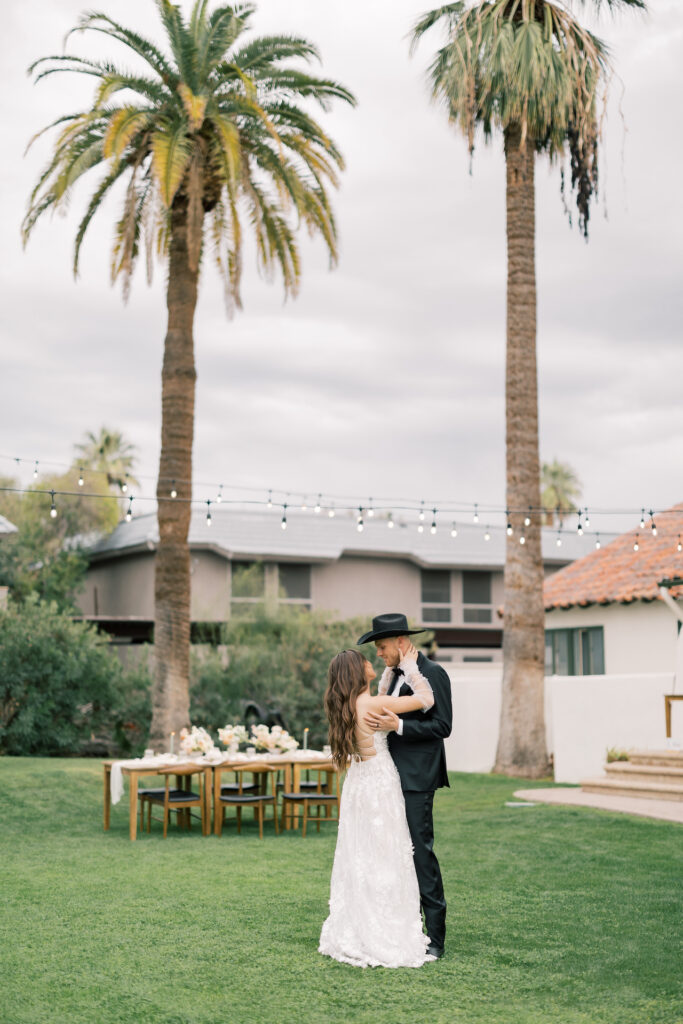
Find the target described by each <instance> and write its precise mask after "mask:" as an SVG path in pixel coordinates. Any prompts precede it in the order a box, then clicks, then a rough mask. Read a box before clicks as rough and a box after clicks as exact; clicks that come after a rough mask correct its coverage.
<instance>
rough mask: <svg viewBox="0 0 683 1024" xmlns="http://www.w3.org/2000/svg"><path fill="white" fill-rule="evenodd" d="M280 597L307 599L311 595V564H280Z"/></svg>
mask: <svg viewBox="0 0 683 1024" xmlns="http://www.w3.org/2000/svg"><path fill="white" fill-rule="evenodd" d="M278 572H279V574H280V597H281V598H284V599H287V598H290V599H294V600H305V601H307V600H308V599H309V598H310V596H311V567H310V565H279V566H278Z"/></svg>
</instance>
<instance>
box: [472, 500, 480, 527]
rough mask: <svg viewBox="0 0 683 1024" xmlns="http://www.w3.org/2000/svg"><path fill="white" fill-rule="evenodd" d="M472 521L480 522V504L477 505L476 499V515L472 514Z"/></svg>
mask: <svg viewBox="0 0 683 1024" xmlns="http://www.w3.org/2000/svg"><path fill="white" fill-rule="evenodd" d="M472 522H473V523H478V522H479V506H478V505H477V503H476V501H475V503H474V515H473V516H472Z"/></svg>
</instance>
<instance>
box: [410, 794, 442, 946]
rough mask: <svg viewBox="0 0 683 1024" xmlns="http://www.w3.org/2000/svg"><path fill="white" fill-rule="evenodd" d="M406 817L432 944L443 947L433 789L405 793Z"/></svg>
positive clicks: (421, 901)
mask: <svg viewBox="0 0 683 1024" xmlns="http://www.w3.org/2000/svg"><path fill="white" fill-rule="evenodd" d="M403 796H404V798H405V802H406V818H407V819H408V828H409V829H410V837H411V839H412V841H413V859H414V861H415V872H416V874H417V882H418V885H419V887H420V904H421V907H422V912H423V914H424V919H425V926H426V929H427V934H428V935H429V938H430V939H431V940H432V944H433V945H434V946H437V947H438V948H439V949H443V947H444V942H445V941H446V898H445V896H444V891H443V882H442V881H441V869H440V868H439V862H438V860H437V859H436V854H435V853H434V821H433V817H432V809H433V805H434V792H433V791H432V792H429V793H415V792H411V791H408V792H404V793H403Z"/></svg>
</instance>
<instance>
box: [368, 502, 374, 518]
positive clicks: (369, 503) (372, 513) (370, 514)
mask: <svg viewBox="0 0 683 1024" xmlns="http://www.w3.org/2000/svg"><path fill="white" fill-rule="evenodd" d="M374 514H375V510H374V508H373V507H372V498H369V499H368V519H372V517H373V516H374Z"/></svg>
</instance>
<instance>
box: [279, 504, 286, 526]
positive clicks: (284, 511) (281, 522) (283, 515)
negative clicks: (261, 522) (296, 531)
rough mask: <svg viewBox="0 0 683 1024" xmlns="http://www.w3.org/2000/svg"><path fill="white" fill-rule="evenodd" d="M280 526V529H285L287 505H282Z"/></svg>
mask: <svg viewBox="0 0 683 1024" xmlns="http://www.w3.org/2000/svg"><path fill="white" fill-rule="evenodd" d="M280 528H281V529H282V530H286V529H287V506H286V505H283V506H282V519H281V520H280Z"/></svg>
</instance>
